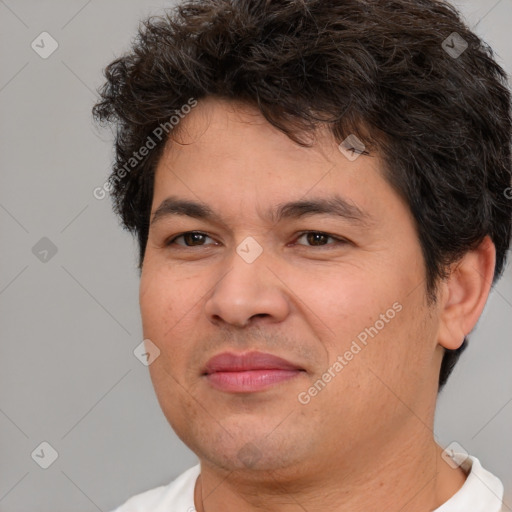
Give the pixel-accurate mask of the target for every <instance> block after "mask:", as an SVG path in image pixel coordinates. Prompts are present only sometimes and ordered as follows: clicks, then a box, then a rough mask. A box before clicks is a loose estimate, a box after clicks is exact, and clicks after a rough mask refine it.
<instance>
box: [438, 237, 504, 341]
mask: <svg viewBox="0 0 512 512" xmlns="http://www.w3.org/2000/svg"><path fill="white" fill-rule="evenodd" d="M495 264H496V248H495V246H494V244H493V242H492V240H491V239H490V237H489V236H486V237H485V238H484V239H483V240H482V242H481V243H480V245H479V246H478V247H477V248H476V249H474V250H472V251H469V252H467V253H466V254H465V255H464V256H463V257H462V259H461V260H460V261H458V262H457V263H456V264H454V266H453V268H452V269H451V271H450V275H449V277H448V278H446V280H444V281H443V284H442V288H443V291H442V294H441V309H440V323H439V334H438V343H439V345H441V346H442V347H444V348H446V349H450V350H455V349H457V348H459V347H460V346H461V345H462V342H463V341H464V338H465V336H467V335H468V334H469V333H470V332H471V331H472V329H473V328H474V327H475V325H476V323H477V321H478V319H479V318H480V315H481V314H482V311H483V310H484V306H485V303H486V302H487V298H488V296H489V293H490V291H491V286H492V280H493V277H494V267H495Z"/></svg>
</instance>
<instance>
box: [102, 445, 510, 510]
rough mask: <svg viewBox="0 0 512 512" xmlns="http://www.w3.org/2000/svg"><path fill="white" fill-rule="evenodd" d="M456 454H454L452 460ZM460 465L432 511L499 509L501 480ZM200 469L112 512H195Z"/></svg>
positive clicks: (471, 462) (470, 461)
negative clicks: (459, 476) (447, 494)
mask: <svg viewBox="0 0 512 512" xmlns="http://www.w3.org/2000/svg"><path fill="white" fill-rule="evenodd" d="M456 457H458V455H457V454H455V456H454V459H455V460H457V459H456ZM462 457H463V458H465V456H462ZM461 460H462V459H461ZM461 468H462V469H463V470H464V471H465V472H466V474H468V477H467V479H466V481H465V483H464V485H463V486H462V487H461V488H460V489H459V491H458V492H457V493H455V494H454V495H453V496H452V497H451V498H450V499H449V500H448V501H447V502H446V503H444V504H443V505H441V506H440V507H439V508H437V509H436V510H435V511H434V512H469V511H471V512H500V511H501V506H502V501H503V484H502V483H501V481H500V480H499V479H498V478H496V477H495V476H494V475H492V474H491V473H489V471H486V470H485V469H484V468H483V467H482V465H481V464H480V462H479V460H478V459H477V458H475V457H471V456H470V457H467V458H466V460H465V461H464V462H463V463H462V464H461ZM200 472H201V468H200V465H199V464H198V465H197V466H194V467H193V468H190V469H188V470H187V471H185V472H184V473H182V474H181V475H180V476H179V477H178V478H176V480H174V481H173V482H171V483H170V484H169V485H163V486H161V487H157V488H156V489H151V490H150V491H146V492H143V493H142V494H138V495H137V496H133V497H132V498H130V499H129V500H128V501H127V502H126V503H125V504H124V505H121V506H120V507H118V508H117V509H115V510H114V511H112V512H196V509H195V507H194V487H195V484H196V479H197V477H198V476H199V473H200Z"/></svg>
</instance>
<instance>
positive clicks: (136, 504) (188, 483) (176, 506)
mask: <svg viewBox="0 0 512 512" xmlns="http://www.w3.org/2000/svg"><path fill="white" fill-rule="evenodd" d="M200 470H201V468H200V465H199V464H197V465H196V466H194V467H192V468H190V469H187V471H185V472H184V473H182V474H181V475H179V476H178V477H177V478H176V479H175V480H173V481H172V482H171V483H170V484H168V485H162V486H160V487H156V488H154V489H150V490H149V491H145V492H143V493H141V494H137V495H135V496H132V497H131V498H130V499H129V500H128V501H126V502H125V503H124V504H123V505H121V506H120V507H118V508H116V509H115V510H113V511H112V512H150V511H151V512H160V511H161V510H162V511H168V510H169V506H170V505H172V506H173V509H172V510H175V511H176V512H192V511H193V510H194V487H195V483H196V480H197V477H198V476H199V473H200Z"/></svg>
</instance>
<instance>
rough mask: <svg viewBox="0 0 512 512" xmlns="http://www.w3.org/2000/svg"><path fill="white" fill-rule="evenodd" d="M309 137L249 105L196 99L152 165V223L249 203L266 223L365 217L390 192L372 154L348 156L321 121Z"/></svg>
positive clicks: (213, 214)
mask: <svg viewBox="0 0 512 512" xmlns="http://www.w3.org/2000/svg"><path fill="white" fill-rule="evenodd" d="M310 137H311V146H310V147H301V146H299V145H298V144H296V143H295V142H294V141H292V140H291V139H290V138H289V137H288V136H287V135H286V134H284V133H282V132H281V131H280V130H278V129H277V128H275V127H274V126H272V125H271V124H270V123H269V122H268V121H267V120H266V119H265V118H264V117H263V115H262V114H261V113H260V112H259V111H257V109H255V108H253V107H251V106H249V105H246V104H241V103H237V102H231V101H227V100H219V99H216V98H206V99H204V100H201V101H199V102H198V105H197V106H196V107H195V108H194V109H193V110H192V111H191V112H190V113H189V114H188V115H187V116H186V117H185V118H184V119H183V120H182V121H181V123H180V124H179V126H178V130H177V131H175V132H173V133H172V134H171V136H170V138H169V141H168V143H167V145H166V147H165V150H164V152H163V155H162V157H161V159H160V161H159V163H158V166H157V171H156V176H155V190H154V200H153V207H152V219H153V221H155V220H157V219H159V218H161V217H162V216H164V215H188V216H192V217H195V218H203V219H209V220H215V221H218V222H220V221H221V220H222V219H221V216H222V212H223V211H224V212H225V214H226V217H228V216H229V215H230V214H231V215H232V216H235V217H236V215H238V214H239V212H240V211H242V210H248V209H252V210H255V211H257V212H258V215H259V217H260V218H263V219H264V220H266V221H269V222H270V223H275V222H278V221H280V220H282V219H287V218H293V217H295V218H299V217H301V216H302V217H304V216H306V215H309V214H313V213H318V214H320V213H325V214H330V215H332V216H335V215H337V216H338V217H340V218H341V217H344V218H345V219H347V220H348V219H350V220H351V221H353V222H360V224H361V225H363V224H364V223H369V222H370V221H371V219H372V216H374V215H372V213H371V210H372V209H373V210H375V209H377V210H378V208H375V207H376V206H378V204H379V203H382V202H383V200H384V199H385V200H386V202H389V199H390V197H384V196H386V194H388V196H389V194H391V195H393V194H394V191H393V190H391V188H390V186H389V185H388V184H387V182H386V181H385V179H384V178H383V171H382V162H381V159H380V158H379V155H378V154H377V153H372V155H371V156H366V155H360V156H358V158H357V159H356V160H353V161H351V160H349V159H348V158H347V157H346V156H345V155H344V154H343V153H342V152H341V151H340V150H339V149H338V144H337V142H336V141H335V140H334V137H333V135H332V134H331V132H330V131H329V130H328V129H327V128H326V127H325V128H323V129H318V130H317V132H315V133H314V134H313V135H311V136H310ZM394 195H395V196H396V194H394ZM394 199H395V200H398V201H399V198H398V197H395V198H394ZM185 203H187V204H185ZM373 213H374V214H375V213H377V214H378V212H373Z"/></svg>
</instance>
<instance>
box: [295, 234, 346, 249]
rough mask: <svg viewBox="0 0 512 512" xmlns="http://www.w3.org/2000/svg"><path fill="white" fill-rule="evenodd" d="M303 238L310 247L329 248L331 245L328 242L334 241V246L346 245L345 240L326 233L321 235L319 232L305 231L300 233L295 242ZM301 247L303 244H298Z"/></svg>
mask: <svg viewBox="0 0 512 512" xmlns="http://www.w3.org/2000/svg"><path fill="white" fill-rule="evenodd" d="M303 237H305V239H306V240H307V242H308V244H311V247H324V246H327V247H329V246H331V245H333V244H328V243H327V242H328V240H329V239H331V240H335V242H336V244H334V245H338V244H345V243H347V242H346V241H345V240H343V239H341V238H337V237H334V236H331V235H329V234H328V233H323V232H321V231H307V232H305V233H302V234H301V235H300V236H299V238H298V239H297V240H300V239H301V238H303ZM299 245H303V244H299Z"/></svg>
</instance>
